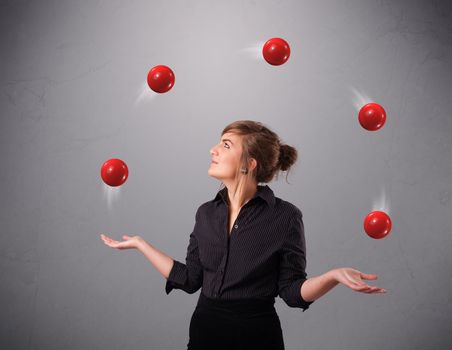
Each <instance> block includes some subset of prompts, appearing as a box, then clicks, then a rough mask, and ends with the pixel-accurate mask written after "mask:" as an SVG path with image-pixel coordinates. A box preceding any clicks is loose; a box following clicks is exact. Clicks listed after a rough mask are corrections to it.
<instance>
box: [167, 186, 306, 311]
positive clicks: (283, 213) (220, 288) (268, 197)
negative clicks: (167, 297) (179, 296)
mask: <svg viewBox="0 0 452 350" xmlns="http://www.w3.org/2000/svg"><path fill="white" fill-rule="evenodd" d="M228 214H229V210H228V205H227V187H224V188H223V189H222V190H220V191H219V192H218V193H217V195H216V197H215V198H214V199H213V200H211V201H208V202H206V203H204V204H202V205H201V206H200V207H199V208H198V210H197V212H196V221H195V226H194V229H193V232H192V233H191V234H190V240H189V245H188V248H187V256H186V260H185V264H183V263H181V262H179V261H177V260H174V265H173V268H172V269H171V271H170V274H169V276H168V279H167V281H166V286H165V291H166V294H169V293H170V292H171V291H172V290H173V289H181V290H183V291H185V292H187V293H190V294H192V293H195V292H196V291H198V290H199V289H200V288H201V287H202V293H203V294H204V295H205V296H207V297H209V298H213V299H222V300H232V299H244V298H257V299H273V300H274V298H275V297H276V296H278V295H279V296H280V297H281V298H282V299H283V300H284V302H285V303H286V304H287V305H288V306H290V307H297V308H302V309H303V311H305V310H306V309H308V308H309V305H310V304H311V303H313V301H310V302H308V301H306V300H304V299H303V298H302V297H301V292H300V290H301V285H302V284H303V283H304V282H305V281H306V279H307V276H306V272H305V267H306V244H305V237H304V226H303V220H302V213H301V211H300V209H298V208H297V207H296V206H295V205H293V204H291V203H289V202H287V201H284V200H282V199H280V198H278V197H275V196H274V194H273V191H272V190H271V189H270V187H268V186H267V185H265V186H261V185H259V186H258V189H257V192H256V194H255V195H254V197H253V198H252V199H251V200H249V201H248V202H247V203H246V204H245V205H244V206H243V207H242V208H241V210H240V212H239V214H238V216H237V219H236V221H235V223H234V226H233V229H232V232H231V234H230V235H229V234H228Z"/></svg>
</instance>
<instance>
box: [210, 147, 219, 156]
mask: <svg viewBox="0 0 452 350" xmlns="http://www.w3.org/2000/svg"><path fill="white" fill-rule="evenodd" d="M217 153H218V152H217V146H213V147H212V148H211V149H210V154H211V155H214V154H217Z"/></svg>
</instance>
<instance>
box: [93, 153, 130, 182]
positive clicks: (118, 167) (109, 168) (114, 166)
mask: <svg viewBox="0 0 452 350" xmlns="http://www.w3.org/2000/svg"><path fill="white" fill-rule="evenodd" d="M100 176H101V177H102V180H104V182H105V183H106V184H107V185H109V186H112V187H117V186H121V185H122V184H123V183H124V182H126V180H127V177H128V176H129V169H128V168H127V165H126V163H124V162H123V161H122V160H121V159H117V158H112V159H109V160H107V161H106V162H105V163H104V164H103V165H102V168H101V169H100Z"/></svg>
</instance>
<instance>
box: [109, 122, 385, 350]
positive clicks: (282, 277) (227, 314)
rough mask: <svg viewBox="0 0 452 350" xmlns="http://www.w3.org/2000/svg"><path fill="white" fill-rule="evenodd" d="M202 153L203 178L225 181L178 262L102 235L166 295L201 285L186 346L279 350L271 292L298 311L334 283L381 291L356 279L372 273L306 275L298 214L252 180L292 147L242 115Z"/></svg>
mask: <svg viewBox="0 0 452 350" xmlns="http://www.w3.org/2000/svg"><path fill="white" fill-rule="evenodd" d="M210 154H211V156H212V162H211V164H210V167H209V170H208V174H209V175H210V176H212V177H214V178H216V179H218V180H219V181H221V183H222V186H223V185H224V187H222V188H221V189H220V191H219V192H218V193H217V195H216V196H215V198H214V199H213V200H210V201H208V202H206V203H203V204H202V205H201V206H200V207H199V208H198V210H197V212H196V221H195V227H194V229H193V232H192V233H191V234H190V239H189V245H188V249H187V256H186V261H185V262H186V263H185V264H183V263H181V262H179V261H177V260H173V259H172V258H171V257H169V256H167V255H165V254H164V253H162V252H161V251H159V250H157V249H156V248H155V247H153V246H152V245H150V244H149V243H147V242H146V241H145V240H144V239H143V238H141V237H140V236H133V237H130V236H127V235H124V236H123V239H124V241H122V242H119V241H115V240H113V239H111V238H109V237H107V236H106V235H103V234H102V235H101V238H102V240H103V241H104V242H105V244H106V245H108V246H110V247H112V248H118V249H138V250H139V251H141V252H142V253H143V254H144V255H145V256H146V257H147V258H148V259H149V260H150V262H151V263H152V264H153V265H154V266H155V268H156V269H157V270H158V271H159V272H160V273H161V274H162V275H163V276H164V277H165V278H166V279H167V281H166V288H165V290H166V293H167V294H168V293H169V292H171V290H173V289H181V290H183V291H185V292H187V293H190V294H191V293H195V292H196V291H198V290H199V289H200V288H202V289H201V293H200V295H199V299H198V303H197V306H196V308H195V311H194V313H193V315H192V318H191V321H190V327H189V342H188V349H189V350H200V349H202V350H205V349H206V350H207V349H208V350H211V349H215V350H218V349H242V348H243V349H259V350H263V349H269V350H270V349H272V350H282V349H284V341H283V335H282V330H281V324H280V320H279V317H278V315H277V313H276V310H275V308H274V303H275V297H276V296H280V297H281V298H282V299H283V300H284V302H285V303H286V304H287V305H288V306H290V307H296V308H301V309H303V311H305V310H306V309H308V308H309V306H310V304H312V303H313V302H314V301H315V300H317V299H319V298H320V297H321V296H322V295H324V294H325V293H327V292H328V291H329V290H331V289H332V288H333V287H335V286H336V285H337V284H339V283H342V284H344V285H345V286H347V287H349V288H351V289H353V290H355V291H358V292H363V293H385V292H386V291H385V290H384V289H382V288H379V287H376V286H370V285H368V284H366V283H364V282H363V280H375V279H377V276H376V275H374V274H364V273H362V272H360V271H358V270H355V269H352V268H347V267H345V268H336V269H333V270H330V271H328V272H326V273H324V274H322V275H319V276H316V277H311V278H307V275H306V272H305V267H306V246H305V237H304V227H303V221H302V212H301V211H300V210H299V209H298V208H297V207H296V206H295V205H293V204H291V203H289V202H287V201H285V200H283V199H281V198H278V197H275V196H274V194H273V191H272V190H271V189H270V188H269V187H268V185H262V184H261V183H268V182H270V181H272V180H273V179H274V178H275V177H276V178H277V177H278V173H279V171H288V170H289V169H290V167H291V166H292V165H293V164H294V163H295V161H296V160H297V151H296V149H295V148H293V147H291V146H288V145H285V144H281V142H280V139H279V137H278V135H276V134H275V133H274V132H273V131H271V130H270V129H269V128H267V127H266V126H264V125H263V124H262V123H259V122H255V121H250V120H243V121H236V122H233V123H231V124H230V125H228V126H226V128H225V129H224V130H223V132H222V134H221V140H220V142H219V143H218V144H217V145H215V146H214V147H212V149H211V150H210Z"/></svg>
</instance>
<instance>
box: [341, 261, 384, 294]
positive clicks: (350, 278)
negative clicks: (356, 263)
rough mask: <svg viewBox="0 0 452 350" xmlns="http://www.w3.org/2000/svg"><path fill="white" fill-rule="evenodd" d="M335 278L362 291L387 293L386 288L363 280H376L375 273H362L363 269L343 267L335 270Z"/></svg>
mask: <svg viewBox="0 0 452 350" xmlns="http://www.w3.org/2000/svg"><path fill="white" fill-rule="evenodd" d="M335 278H336V280H337V281H338V282H339V283H342V284H344V285H345V286H347V287H349V288H351V289H353V290H355V291H357V292H362V293H386V290H385V289H383V288H380V287H377V286H370V285H368V284H366V283H365V282H363V280H376V279H377V278H378V276H377V275H375V274H367V273H362V272H361V271H358V270H355V269H352V268H349V267H343V268H339V269H336V270H335Z"/></svg>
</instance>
